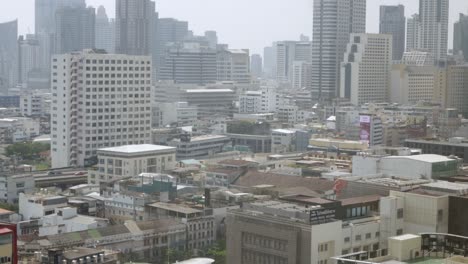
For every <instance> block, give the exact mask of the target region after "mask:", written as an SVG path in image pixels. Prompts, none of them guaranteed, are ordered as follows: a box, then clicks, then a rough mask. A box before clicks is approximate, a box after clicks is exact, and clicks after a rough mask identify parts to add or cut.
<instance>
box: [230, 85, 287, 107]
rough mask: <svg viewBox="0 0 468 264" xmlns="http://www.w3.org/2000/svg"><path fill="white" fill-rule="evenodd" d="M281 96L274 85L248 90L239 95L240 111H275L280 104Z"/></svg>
mask: <svg viewBox="0 0 468 264" xmlns="http://www.w3.org/2000/svg"><path fill="white" fill-rule="evenodd" d="M279 100H280V99H279V96H278V93H277V92H276V89H275V88H273V87H266V86H264V87H261V88H260V90H258V91H247V92H245V93H244V94H242V95H240V96H239V113H241V114H257V113H273V112H275V111H276V110H277V108H278V105H279Z"/></svg>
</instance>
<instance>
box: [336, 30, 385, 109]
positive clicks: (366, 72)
mask: <svg viewBox="0 0 468 264" xmlns="http://www.w3.org/2000/svg"><path fill="white" fill-rule="evenodd" d="M391 70H392V36H391V35H386V34H351V36H350V42H349V44H348V46H347V48H346V53H345V56H344V61H343V63H341V81H340V83H341V88H340V96H341V97H344V98H348V99H350V101H351V103H353V104H354V105H362V104H365V103H381V102H387V101H388V99H389V90H390V80H391V78H390V75H391Z"/></svg>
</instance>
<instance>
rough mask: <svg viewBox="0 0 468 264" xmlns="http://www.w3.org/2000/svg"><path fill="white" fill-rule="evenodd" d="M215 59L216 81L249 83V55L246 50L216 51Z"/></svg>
mask: <svg viewBox="0 0 468 264" xmlns="http://www.w3.org/2000/svg"><path fill="white" fill-rule="evenodd" d="M216 57H217V59H216V72H217V76H218V77H217V80H218V81H233V82H237V83H250V80H251V76H250V55H249V50H248V49H242V50H233V49H218V52H217V56H216Z"/></svg>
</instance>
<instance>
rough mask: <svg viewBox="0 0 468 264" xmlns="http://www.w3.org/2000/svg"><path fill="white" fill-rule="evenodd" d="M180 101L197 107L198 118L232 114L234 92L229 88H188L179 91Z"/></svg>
mask: <svg viewBox="0 0 468 264" xmlns="http://www.w3.org/2000/svg"><path fill="white" fill-rule="evenodd" d="M180 96H181V101H182V102H187V103H188V104H189V105H190V106H194V107H196V108H197V114H198V118H200V119H202V118H212V117H213V116H216V115H223V116H232V114H233V104H234V100H235V93H234V91H233V90H231V89H208V88H201V89H189V90H184V91H182V92H181V95H180Z"/></svg>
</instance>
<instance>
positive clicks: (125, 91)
mask: <svg viewBox="0 0 468 264" xmlns="http://www.w3.org/2000/svg"><path fill="white" fill-rule="evenodd" d="M103 70H105V71H103ZM103 72H105V74H103ZM151 72H152V69H151V57H150V56H130V55H122V54H102V53H99V52H96V51H93V50H85V51H82V52H79V53H78V52H76V53H68V54H62V55H54V56H53V59H52V76H53V79H52V108H51V117H52V122H51V124H52V125H51V132H52V146H51V149H52V153H51V156H52V167H53V168H63V167H70V166H84V165H88V164H91V163H93V160H95V158H96V151H97V149H99V148H104V147H114V146H121V145H131V144H147V143H150V140H151Z"/></svg>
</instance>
